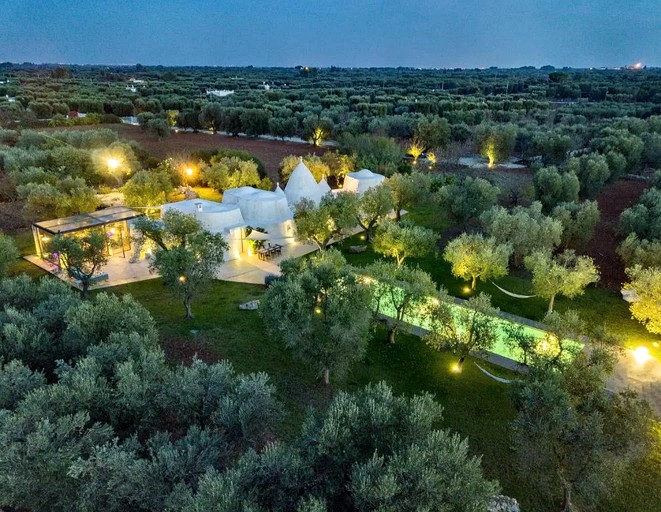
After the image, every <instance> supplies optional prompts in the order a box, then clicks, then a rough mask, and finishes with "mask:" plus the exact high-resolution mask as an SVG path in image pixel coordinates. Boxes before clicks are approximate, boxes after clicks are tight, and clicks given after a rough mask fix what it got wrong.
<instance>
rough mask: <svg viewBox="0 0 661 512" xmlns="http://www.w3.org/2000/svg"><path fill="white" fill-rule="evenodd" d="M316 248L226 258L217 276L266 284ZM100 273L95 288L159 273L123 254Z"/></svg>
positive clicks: (296, 246) (62, 275) (55, 271)
mask: <svg viewBox="0 0 661 512" xmlns="http://www.w3.org/2000/svg"><path fill="white" fill-rule="evenodd" d="M316 250H317V247H316V246H315V245H311V244H303V243H300V242H295V243H293V244H289V245H286V246H284V247H283V248H282V254H281V255H280V256H278V257H276V258H272V259H270V260H267V261H262V260H260V259H259V258H258V257H257V256H254V255H253V256H247V255H242V257H241V258H238V259H234V260H230V261H226V262H225V263H223V264H222V265H219V266H218V270H217V271H216V279H218V280H220V281H233V282H238V283H251V284H264V278H265V277H266V276H268V275H276V276H279V275H280V262H281V261H282V260H285V259H288V258H298V257H300V256H304V255H306V254H309V253H311V252H314V251H316ZM25 259H26V260H28V261H29V262H30V263H33V264H34V265H36V266H38V267H39V268H41V269H43V270H45V271H46V272H49V273H50V274H52V275H54V276H55V277H57V278H58V279H61V280H62V281H65V282H67V283H69V284H70V285H71V286H73V287H75V288H78V289H80V285H79V284H78V283H77V282H76V281H75V280H74V279H71V278H70V277H69V276H68V275H67V273H66V272H62V271H60V269H59V268H58V267H57V266H56V265H53V264H52V263H49V262H48V261H45V260H42V259H41V258H39V257H38V256H36V255H31V256H26V257H25ZM99 273H100V274H108V279H107V280H106V281H102V282H99V283H97V284H94V285H93V286H92V287H91V289H92V290H99V289H102V288H110V287H112V286H119V285H122V284H128V283H135V282H137V281H146V280H147V279H157V278H158V274H154V273H151V272H150V271H149V262H148V261H147V260H139V261H136V262H135V263H131V262H130V261H129V259H128V258H123V257H120V256H112V257H110V258H109V259H108V264H107V265H105V266H104V267H103V268H102V269H101V271H100V272H99Z"/></svg>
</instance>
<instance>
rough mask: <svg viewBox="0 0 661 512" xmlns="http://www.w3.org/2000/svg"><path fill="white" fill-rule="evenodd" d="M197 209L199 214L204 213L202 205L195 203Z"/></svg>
mask: <svg viewBox="0 0 661 512" xmlns="http://www.w3.org/2000/svg"><path fill="white" fill-rule="evenodd" d="M195 208H196V209H197V211H198V212H201V211H202V203H199V202H198V203H195Z"/></svg>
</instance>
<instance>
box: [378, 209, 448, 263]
mask: <svg viewBox="0 0 661 512" xmlns="http://www.w3.org/2000/svg"><path fill="white" fill-rule="evenodd" d="M437 243H438V235H437V234H436V233H435V232H434V231H433V230H431V229H428V228H425V227H422V226H416V225H415V224H413V223H411V222H405V221H401V222H393V221H391V220H385V221H383V222H382V223H381V225H380V226H379V228H378V229H377V231H376V236H375V237H374V244H373V247H374V252H378V253H381V254H383V255H384V256H389V257H392V258H395V261H396V262H397V266H398V267H400V266H402V264H403V263H404V260H406V258H423V257H425V256H427V255H428V254H430V253H432V252H434V250H435V248H436V244H437Z"/></svg>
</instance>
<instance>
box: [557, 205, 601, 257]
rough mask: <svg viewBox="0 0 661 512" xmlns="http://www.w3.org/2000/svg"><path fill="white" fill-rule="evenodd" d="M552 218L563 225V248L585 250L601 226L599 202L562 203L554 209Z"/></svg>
mask: <svg viewBox="0 0 661 512" xmlns="http://www.w3.org/2000/svg"><path fill="white" fill-rule="evenodd" d="M551 217H553V218H554V219H557V220H558V221H559V222H560V223H561V224H562V242H561V244H560V245H561V247H562V248H563V249H575V250H583V249H585V246H586V245H587V243H588V242H589V241H590V240H591V239H592V237H593V236H594V230H595V229H596V228H597V224H599V205H598V204H597V201H583V202H580V203H579V202H576V203H560V204H559V205H557V206H556V207H555V208H553V211H552V212H551Z"/></svg>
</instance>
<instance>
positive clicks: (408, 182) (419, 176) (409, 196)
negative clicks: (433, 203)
mask: <svg viewBox="0 0 661 512" xmlns="http://www.w3.org/2000/svg"><path fill="white" fill-rule="evenodd" d="M387 183H388V186H389V187H390V190H391V191H392V196H393V208H394V210H395V218H396V219H397V220H400V219H401V218H402V210H404V209H406V208H410V207H411V206H413V205H415V204H418V203H419V202H420V201H421V200H422V199H424V198H425V197H426V196H427V194H428V193H429V189H430V187H431V176H430V175H429V174H424V173H421V172H412V173H411V174H401V173H395V174H393V175H392V176H390V178H388V181H387Z"/></svg>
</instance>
